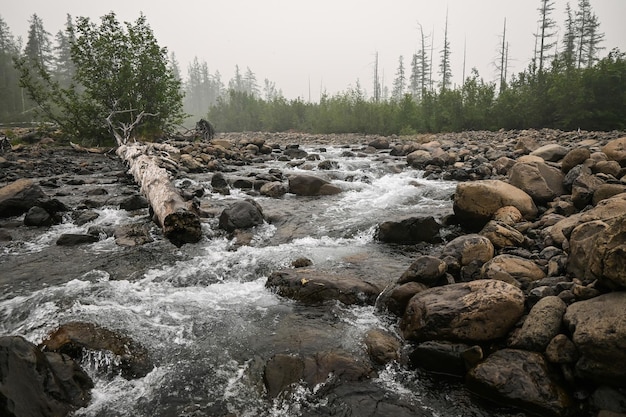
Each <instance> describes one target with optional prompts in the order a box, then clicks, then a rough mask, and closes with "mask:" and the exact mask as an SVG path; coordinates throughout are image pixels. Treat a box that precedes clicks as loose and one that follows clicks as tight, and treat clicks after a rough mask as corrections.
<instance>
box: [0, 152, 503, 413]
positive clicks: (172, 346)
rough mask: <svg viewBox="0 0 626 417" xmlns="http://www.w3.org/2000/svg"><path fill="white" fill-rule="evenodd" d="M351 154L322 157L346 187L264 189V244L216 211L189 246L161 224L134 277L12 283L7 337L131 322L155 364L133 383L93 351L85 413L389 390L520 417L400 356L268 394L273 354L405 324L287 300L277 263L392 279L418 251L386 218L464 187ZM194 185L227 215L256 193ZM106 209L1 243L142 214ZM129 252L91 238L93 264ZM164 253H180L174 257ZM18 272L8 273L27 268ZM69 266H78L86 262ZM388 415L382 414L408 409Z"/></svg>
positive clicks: (45, 241) (213, 408) (307, 404)
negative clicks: (395, 234) (233, 232)
mask: <svg viewBox="0 0 626 417" xmlns="http://www.w3.org/2000/svg"><path fill="white" fill-rule="evenodd" d="M343 151H345V149H340V148H329V149H328V150H327V152H322V153H320V155H321V156H320V158H321V159H322V160H323V159H331V160H333V161H338V162H339V164H338V166H336V168H335V169H333V170H331V171H324V172H323V173H322V172H312V173H313V174H318V175H328V176H330V177H331V178H332V179H333V182H334V183H335V184H337V185H339V186H340V187H341V188H342V189H343V190H344V192H343V193H341V194H339V195H336V196H327V197H319V198H307V197H296V196H293V195H286V196H285V197H284V198H282V199H270V198H266V197H258V196H257V197H255V198H256V200H257V201H258V203H259V204H260V205H261V206H262V207H263V209H264V212H265V214H266V216H267V217H268V218H269V219H270V222H269V223H267V224H264V225H262V226H259V227H257V228H256V229H254V230H253V238H252V241H251V244H250V245H247V246H239V245H237V244H235V242H234V241H232V240H230V239H229V238H228V237H226V236H225V235H224V234H222V233H220V232H219V231H218V230H217V220H215V219H211V220H209V221H207V223H206V224H205V225H204V227H205V232H206V235H207V238H206V239H204V240H203V241H201V242H200V243H198V244H195V245H185V246H183V247H182V248H180V249H176V248H174V247H173V246H172V245H170V244H169V243H168V242H164V241H163V240H162V239H161V238H160V237H159V234H158V231H156V230H154V233H153V234H154V237H155V239H156V241H155V242H154V243H151V244H148V245H146V247H147V249H146V250H147V251H151V253H152V254H153V255H154V256H151V257H150V259H146V260H145V261H143V260H142V259H143V258H142V257H137V258H133V265H132V267H131V265H129V266H128V267H129V268H128V269H129V271H130V270H132V271H133V272H132V273H130V272H128V274H127V275H126V276H123V275H124V274H122V276H121V277H120V276H119V275H120V274H119V272H118V273H116V274H115V275H116V276H115V277H112V273H111V272H107V271H108V268H107V266H108V264H106V263H105V265H103V266H102V267H101V268H94V269H91V270H88V271H81V272H79V273H78V272H75V275H70V276H66V277H65V279H64V280H63V281H62V282H58V280H55V281H53V282H52V283H51V284H50V283H48V284H44V285H39V286H38V287H36V288H35V289H33V290H29V287H28V286H23V285H20V283H18V282H16V283H15V284H14V285H13V286H8V287H7V288H6V291H5V294H4V295H3V296H2V298H0V317H1V319H2V320H1V324H0V334H6V335H8V334H19V335H23V336H25V337H26V338H27V339H29V340H30V341H32V342H34V343H39V342H40V341H41V340H42V339H43V338H44V337H45V336H46V335H47V334H48V333H49V332H50V331H51V330H53V329H54V328H55V327H56V326H58V325H59V324H62V323H65V322H68V321H73V320H79V321H87V322H92V323H97V324H99V325H101V326H103V327H107V328H110V329H114V330H117V331H120V332H122V333H124V334H126V335H128V336H130V337H132V338H133V339H134V340H136V341H137V342H139V343H141V344H142V345H143V346H144V347H146V348H147V349H148V351H149V352H150V354H151V356H152V359H153V360H154V363H155V364H156V366H155V368H154V370H153V371H152V372H150V373H149V374H148V375H147V376H145V377H143V378H139V379H135V380H130V381H129V380H125V379H123V378H122V377H120V376H119V375H117V374H116V373H115V372H112V371H111V369H113V368H114V367H112V365H113V362H114V361H115V358H112V357H109V356H107V355H104V354H95V353H92V354H89V355H86V356H85V357H84V358H83V360H82V365H83V367H85V368H86V369H87V371H88V372H89V373H90V375H91V376H92V378H93V379H94V381H95V383H96V385H95V388H94V390H93V399H92V401H91V403H90V405H89V406H88V407H87V408H84V409H81V410H79V411H78V412H77V413H76V415H79V416H213V415H215V416H223V415H233V416H299V415H302V416H317V415H320V416H321V415H357V414H353V411H352V410H353V406H354V405H355V404H358V403H359V401H360V399H361V397H359V395H363V396H367V395H370V397H371V396H372V395H373V396H374V397H375V396H380V397H381V398H383V399H384V400H382V401H381V403H382V404H383V405H384V404H385V401H391V402H392V403H393V404H404V405H405V406H406V407H409V408H407V409H410V410H413V411H412V412H411V413H412V414H411V415H424V416H488V415H507V414H506V413H505V411H501V410H496V409H493V408H485V407H484V406H483V405H481V404H479V403H477V402H476V400H475V399H473V398H472V397H470V396H469V395H468V394H467V393H466V392H465V391H464V390H463V388H462V385H461V383H460V381H456V380H443V379H441V378H433V377H432V376H430V375H428V374H425V373H421V372H418V371H414V370H408V369H406V368H405V367H403V366H402V365H400V364H397V363H394V364H390V365H388V366H387V367H386V368H384V369H381V370H379V372H378V376H377V377H376V378H374V379H373V380H370V381H365V382H361V383H352V384H351V385H346V386H343V387H342V386H339V387H332V386H331V385H332V381H331V380H330V379H329V381H327V383H326V384H324V383H323V384H321V385H320V386H317V387H308V386H306V385H305V384H300V385H298V386H297V387H294V389H293V390H291V391H290V392H289V393H286V394H285V395H282V396H279V397H278V398H277V399H274V400H270V399H268V398H267V396H266V395H265V393H264V389H263V382H262V370H263V365H264V363H265V361H267V360H268V359H269V358H270V357H271V356H272V355H274V354H276V353H294V354H313V353H315V352H318V351H329V350H341V351H344V352H349V353H350V354H352V355H354V356H355V357H363V358H364V357H365V355H366V353H365V347H364V343H363V338H364V335H365V333H366V332H367V331H368V330H370V329H373V328H384V329H390V330H392V331H393V330H394V329H395V320H394V319H393V318H391V317H387V316H385V315H384V314H381V313H379V312H377V311H376V310H375V308H374V307H358V306H345V305H342V304H340V303H330V304H326V305H323V306H304V305H301V304H299V303H297V302H294V301H291V300H288V299H284V298H281V297H279V296H277V295H276V294H274V293H273V292H271V291H269V290H268V289H266V288H265V281H266V279H267V276H268V275H269V274H270V273H271V272H272V271H274V270H277V269H280V268H287V267H289V265H290V263H291V262H292V261H293V260H294V259H297V258H299V257H307V258H309V259H311V260H312V261H313V266H314V267H315V268H316V269H318V270H328V271H331V270H332V271H348V272H350V273H351V274H353V275H357V276H360V277H362V278H363V279H365V280H367V281H370V282H374V283H376V284H377V285H380V286H381V288H382V287H384V286H385V285H388V284H389V283H391V282H393V281H394V280H396V279H397V278H398V277H399V275H400V274H401V273H402V272H403V271H404V270H405V269H406V267H407V266H408V265H409V264H410V263H411V258H412V256H414V253H412V251H411V250H410V249H407V248H402V247H393V246H390V245H384V244H380V243H377V242H375V241H374V232H375V226H376V225H377V224H379V223H380V222H382V221H385V220H389V219H398V218H401V217H406V216H410V215H435V216H436V217H441V216H443V215H445V214H448V213H450V211H451V201H450V197H451V195H452V193H453V191H454V184H453V183H446V182H438V181H429V180H425V179H423V178H422V176H421V173H420V172H418V171H415V170H411V169H407V168H406V167H405V166H404V163H403V162H402V161H399V160H395V159H394V158H392V157H389V156H388V155H382V156H381V155H380V154H374V155H369V156H363V155H360V156H358V157H357V156H342V152H343ZM308 164H309V165H310V166H309V167H307V166H301V167H291V166H290V165H288V164H287V163H285V162H271V163H265V164H263V165H260V166H253V167H246V168H242V169H241V170H240V172H238V173H237V175H241V176H245V175H247V174H248V173H249V172H263V171H264V170H269V169H272V168H275V169H280V170H281V171H282V172H283V173H285V174H289V173H296V172H302V173H311V172H310V171H309V169H307V168H311V167H313V168H314V167H315V166H316V164H317V162H310V163H308ZM187 182H191V183H192V184H196V185H200V186H203V187H205V188H206V189H207V191H209V195H210V196H209V197H205V203H206V204H208V205H209V206H211V207H213V208H214V209H215V210H216V211H218V210H220V209H221V208H223V207H226V206H227V205H228V204H230V203H232V202H233V201H235V200H237V199H239V198H246V197H248V195H247V194H244V193H243V192H242V191H238V190H233V192H232V193H231V195H229V196H221V195H218V194H210V191H211V190H210V175H199V174H196V175H192V176H189V178H188V179H187ZM99 214H100V216H99V217H98V219H96V220H95V221H93V222H90V223H88V224H87V225H84V226H80V227H78V226H75V225H74V224H72V223H71V222H70V221H69V220H68V221H67V222H66V223H64V224H61V225H58V226H54V227H52V228H50V230H49V231H47V232H45V233H44V234H42V235H40V236H37V237H36V238H34V239H33V240H32V241H29V242H20V241H16V242H11V243H10V244H9V245H6V246H5V247H4V248H0V250H2V252H0V256H2V257H20V256H27V255H28V254H34V253H35V254H36V253H39V252H41V253H45V251H46V250H53V246H54V242H55V240H56V238H57V237H58V236H59V235H60V234H61V233H73V232H85V231H86V229H87V228H88V227H89V226H93V225H94V224H103V225H110V224H119V223H127V222H132V221H133V218H132V217H130V216H129V215H128V214H127V213H125V212H122V211H119V210H117V209H115V208H111V207H108V208H107V207H105V208H102V209H100V210H99ZM125 250H126V249H125V248H120V247H117V246H116V245H115V243H114V241H113V238H108V239H103V240H101V241H100V242H98V243H95V244H92V245H88V246H87V247H85V248H84V249H83V251H84V255H83V256H84V258H83V259H92V258H94V259H95V258H99V257H101V258H103V259H110V260H111V262H112V260H114V259H115V257H116V256H119V257H121V258H122V259H124V258H123V256H124V255H123V254H124V253H125V252H124V251H125ZM159 251H167V252H168V255H167V256H162V257H161V256H160V255H159ZM155 252H156V254H155ZM50 256H56V255H54V253H53V254H52V255H50ZM107 256H108V257H107ZM77 261H78V262H80V260H60V259H59V260H58V262H77ZM55 262H56V261H55ZM135 262H136V263H138V264H135ZM119 269H120V267H119V266H118V267H117V270H118V271H119ZM18 270H19V268H14V269H13V270H12V271H3V274H5V273H8V274H12V273H13V274H16V276H18V275H19V274H18ZM68 271H70V272H68V273H69V274H72V272H71V271H73V269H71V268H68ZM22 275H23V274H22ZM325 385H327V386H325ZM368 393H369V394H368ZM384 410H385V409H384V407H382V408H381V409H380V412H373V414H372V415H395V414H391V413H393V411H390V412H388V413H386V412H385V411H384ZM389 410H393V408H389ZM415 410H417V411H418V413H417V414H415ZM407 415H409V414H407Z"/></svg>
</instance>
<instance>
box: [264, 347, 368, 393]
mask: <svg viewBox="0 0 626 417" xmlns="http://www.w3.org/2000/svg"><path fill="white" fill-rule="evenodd" d="M330 374H333V375H334V377H335V378H336V379H337V380H340V381H343V382H346V381H361V380H365V379H369V378H370V377H371V376H373V375H374V369H373V368H372V367H371V365H369V364H367V363H364V362H363V361H360V360H358V359H356V358H354V357H352V356H351V355H350V354H348V353H347V352H342V351H329V352H319V353H316V354H314V355H308V356H300V355H292V354H288V353H279V354H276V355H274V356H273V357H271V358H270V359H269V360H268V361H267V363H266V365H265V369H264V373H263V380H264V382H265V387H266V389H267V393H268V395H269V396H270V398H275V397H277V396H278V395H279V394H280V393H281V392H283V391H285V390H288V389H289V388H290V387H291V386H292V385H293V384H296V383H300V382H304V383H306V384H307V385H308V386H309V387H310V388H311V389H313V388H314V387H315V386H316V385H318V384H321V383H323V382H325V381H326V380H327V379H328V376H329V375H330Z"/></svg>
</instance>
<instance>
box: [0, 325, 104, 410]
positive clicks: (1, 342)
mask: <svg viewBox="0 0 626 417" xmlns="http://www.w3.org/2000/svg"><path fill="white" fill-rule="evenodd" d="M91 388H93V382H92V381H91V378H89V376H88V375H87V374H86V373H85V372H84V371H83V370H81V369H80V367H79V366H78V365H77V364H76V362H74V361H73V360H72V359H70V358H69V357H68V356H66V355H62V354H58V353H43V352H42V351H41V350H39V349H38V348H37V346H35V345H33V344H32V343H30V342H28V341H27V340H26V339H24V338H22V337H20V336H3V337H0V415H2V416H4V417H62V416H67V415H69V414H70V413H71V412H72V411H74V410H76V409H77V408H80V407H84V406H86V405H87V404H88V403H89V401H90V399H91Z"/></svg>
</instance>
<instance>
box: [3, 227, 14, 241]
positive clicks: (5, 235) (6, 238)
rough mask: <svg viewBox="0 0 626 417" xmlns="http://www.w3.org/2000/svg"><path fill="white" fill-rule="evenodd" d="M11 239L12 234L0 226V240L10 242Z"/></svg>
mask: <svg viewBox="0 0 626 417" xmlns="http://www.w3.org/2000/svg"><path fill="white" fill-rule="evenodd" d="M12 240H13V235H11V233H10V232H9V231H8V230H4V229H2V228H0V242H10V241H12Z"/></svg>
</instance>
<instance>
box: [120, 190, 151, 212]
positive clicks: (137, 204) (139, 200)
mask: <svg viewBox="0 0 626 417" xmlns="http://www.w3.org/2000/svg"><path fill="white" fill-rule="evenodd" d="M149 205H150V204H149V203H148V200H146V198H145V197H144V196H141V195H138V194H136V195H133V196H130V197H128V198H126V199H124V200H122V202H121V203H120V210H126V211H135V210H141V209H144V208H148V206H149Z"/></svg>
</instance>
